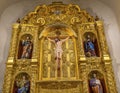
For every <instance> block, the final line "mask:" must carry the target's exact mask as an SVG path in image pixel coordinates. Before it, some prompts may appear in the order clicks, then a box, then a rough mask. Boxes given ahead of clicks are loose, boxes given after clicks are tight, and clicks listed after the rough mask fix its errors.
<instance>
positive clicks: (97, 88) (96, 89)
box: [90, 74, 103, 93]
mask: <svg viewBox="0 0 120 93" xmlns="http://www.w3.org/2000/svg"><path fill="white" fill-rule="evenodd" d="M90 87H91V89H92V93H103V88H102V85H101V82H100V80H99V79H97V77H96V74H93V78H92V79H90Z"/></svg>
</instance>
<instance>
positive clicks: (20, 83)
mask: <svg viewBox="0 0 120 93" xmlns="http://www.w3.org/2000/svg"><path fill="white" fill-rule="evenodd" d="M13 93H30V81H29V80H27V79H26V76H23V77H22V79H20V80H17V81H16V82H15V85H14V91H13Z"/></svg>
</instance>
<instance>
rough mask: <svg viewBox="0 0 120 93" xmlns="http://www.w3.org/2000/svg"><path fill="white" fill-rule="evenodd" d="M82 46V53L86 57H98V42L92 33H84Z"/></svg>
mask: <svg viewBox="0 0 120 93" xmlns="http://www.w3.org/2000/svg"><path fill="white" fill-rule="evenodd" d="M83 45H84V52H85V56H86V57H99V56H100V52H99V46H98V40H97V37H96V35H95V34H94V33H92V32H86V33H85V34H84V35H83Z"/></svg>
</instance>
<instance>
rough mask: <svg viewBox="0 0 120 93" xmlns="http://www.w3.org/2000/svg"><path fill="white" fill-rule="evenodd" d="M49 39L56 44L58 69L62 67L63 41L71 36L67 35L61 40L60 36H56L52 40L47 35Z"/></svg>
mask: <svg viewBox="0 0 120 93" xmlns="http://www.w3.org/2000/svg"><path fill="white" fill-rule="evenodd" d="M47 39H48V40H49V41H51V42H53V43H54V44H55V60H56V63H57V69H60V60H61V58H62V53H63V49H62V43H63V42H65V41H66V40H68V39H69V37H67V38H65V39H63V40H60V39H59V38H55V39H54V40H52V39H50V38H48V37H47Z"/></svg>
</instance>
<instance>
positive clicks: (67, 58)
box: [39, 24, 77, 79]
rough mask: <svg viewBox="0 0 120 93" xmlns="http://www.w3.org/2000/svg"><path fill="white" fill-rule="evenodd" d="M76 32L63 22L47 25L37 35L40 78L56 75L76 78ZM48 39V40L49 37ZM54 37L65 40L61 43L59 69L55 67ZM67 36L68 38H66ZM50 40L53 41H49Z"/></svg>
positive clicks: (54, 76)
mask: <svg viewBox="0 0 120 93" xmlns="http://www.w3.org/2000/svg"><path fill="white" fill-rule="evenodd" d="M68 37H69V38H68ZM75 37H77V35H76V33H75V32H74V31H73V30H72V29H71V28H70V27H68V26H66V25H63V24H53V25H50V26H47V27H46V28H45V29H44V30H43V31H42V32H41V34H40V35H39V38H40V45H41V49H40V51H41V58H42V59H41V60H43V59H44V60H43V61H42V62H40V63H41V66H42V67H41V69H42V71H43V72H42V76H41V77H42V78H43V79H47V78H49V77H50V78H49V79H51V78H56V77H64V78H68V77H71V78H76V76H77V74H76V73H77V72H76V71H77V66H76V65H77V60H76V59H77V58H76V57H77V56H76V55H77V52H76V38H75ZM48 38H49V39H50V40H49V39H48ZM56 38H59V39H60V41H62V40H65V39H66V40H65V42H63V43H62V45H61V47H62V51H63V52H62V57H61V58H60V60H59V59H58V60H59V61H60V62H59V63H60V64H59V66H60V67H59V69H58V68H56V66H57V65H56V63H57V62H56V55H55V49H56V45H55V44H56V43H55V42H54V41H55V39H56ZM67 38H68V39H67ZM51 40H52V41H53V42H51Z"/></svg>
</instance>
